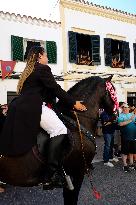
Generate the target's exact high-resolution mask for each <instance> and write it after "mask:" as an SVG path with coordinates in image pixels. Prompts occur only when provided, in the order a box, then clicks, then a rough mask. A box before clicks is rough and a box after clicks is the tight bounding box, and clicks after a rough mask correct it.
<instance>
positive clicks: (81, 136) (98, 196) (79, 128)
mask: <svg viewBox="0 0 136 205" xmlns="http://www.w3.org/2000/svg"><path fill="white" fill-rule="evenodd" d="M74 115H75V117H76V120H77V124H78V130H79V134H80V141H81V150H82V156H83V160H84V166H85V174H86V175H87V177H88V179H89V182H90V184H91V188H92V191H93V195H94V197H95V198H96V199H101V194H100V193H99V192H98V191H97V190H96V188H95V187H94V185H93V180H92V174H91V173H90V172H89V168H88V167H87V162H86V157H85V152H84V143H83V135H82V132H81V126H80V122H79V118H78V115H77V112H76V111H74Z"/></svg>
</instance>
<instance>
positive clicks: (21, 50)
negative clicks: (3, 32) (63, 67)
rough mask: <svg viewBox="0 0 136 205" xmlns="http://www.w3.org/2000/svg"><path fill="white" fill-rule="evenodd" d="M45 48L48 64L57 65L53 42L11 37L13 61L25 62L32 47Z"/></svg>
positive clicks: (54, 43) (55, 46)
mask: <svg viewBox="0 0 136 205" xmlns="http://www.w3.org/2000/svg"><path fill="white" fill-rule="evenodd" d="M35 45H37V46H42V47H45V50H46V51H47V55H48V59H49V61H48V63H57V45H56V42H54V41H46V42H44V41H41V40H34V39H24V38H23V37H19V36H13V35H12V36H11V59H12V60H14V61H25V60H26V58H27V55H28V52H29V50H30V48H31V47H32V46H35Z"/></svg>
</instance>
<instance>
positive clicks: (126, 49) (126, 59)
mask: <svg viewBox="0 0 136 205" xmlns="http://www.w3.org/2000/svg"><path fill="white" fill-rule="evenodd" d="M122 49H123V60H124V63H125V68H131V66H130V48H129V42H126V41H123V42H122Z"/></svg>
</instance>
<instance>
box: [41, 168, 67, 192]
mask: <svg viewBox="0 0 136 205" xmlns="http://www.w3.org/2000/svg"><path fill="white" fill-rule="evenodd" d="M65 186H66V182H65V178H64V177H63V176H62V174H60V173H59V172H58V171H56V172H55V173H54V175H53V176H52V178H51V179H50V180H48V179H47V180H46V179H45V182H43V190H48V189H54V188H64V187H65Z"/></svg>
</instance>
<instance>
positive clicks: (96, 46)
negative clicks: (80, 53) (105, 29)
mask: <svg viewBox="0 0 136 205" xmlns="http://www.w3.org/2000/svg"><path fill="white" fill-rule="evenodd" d="M91 44H92V60H93V61H94V63H93V64H94V65H100V63H101V58H100V36H98V35H92V36H91Z"/></svg>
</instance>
